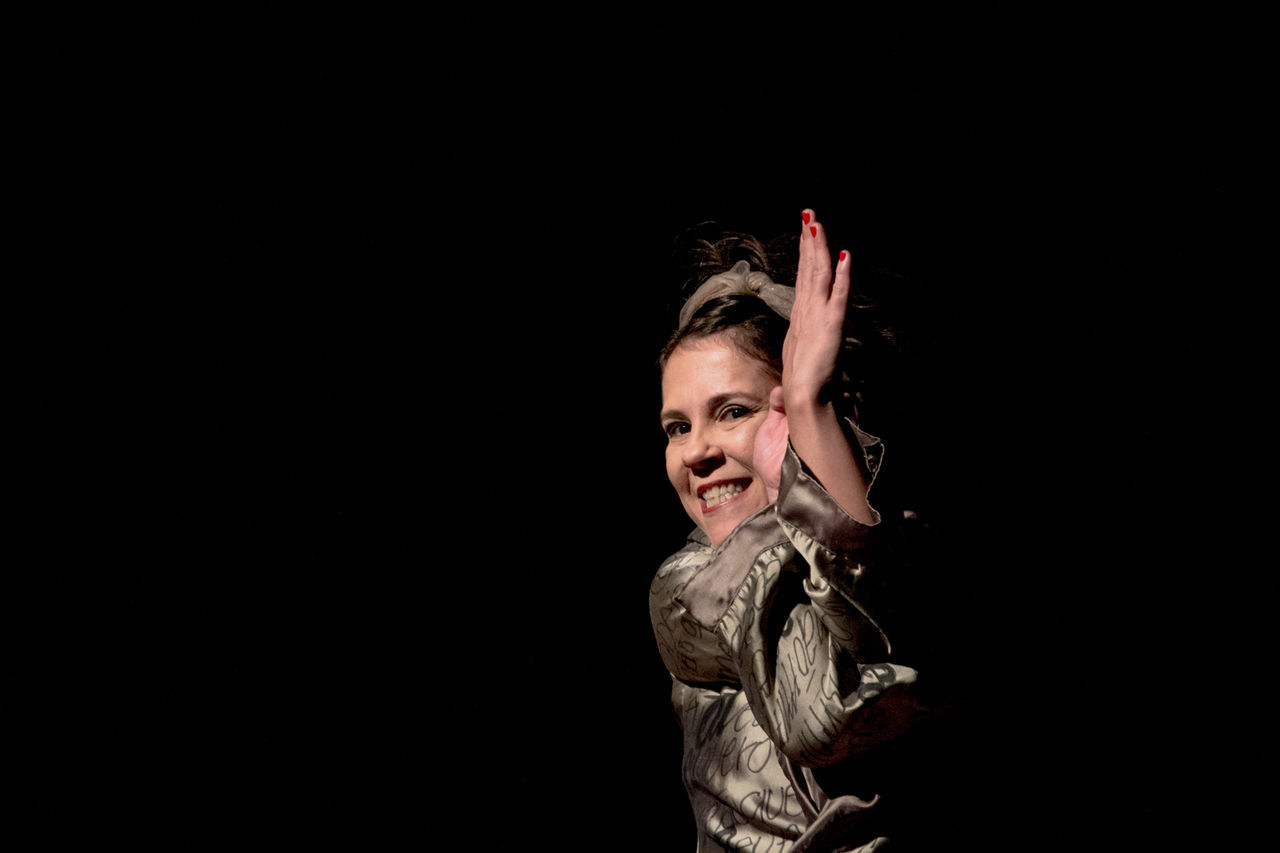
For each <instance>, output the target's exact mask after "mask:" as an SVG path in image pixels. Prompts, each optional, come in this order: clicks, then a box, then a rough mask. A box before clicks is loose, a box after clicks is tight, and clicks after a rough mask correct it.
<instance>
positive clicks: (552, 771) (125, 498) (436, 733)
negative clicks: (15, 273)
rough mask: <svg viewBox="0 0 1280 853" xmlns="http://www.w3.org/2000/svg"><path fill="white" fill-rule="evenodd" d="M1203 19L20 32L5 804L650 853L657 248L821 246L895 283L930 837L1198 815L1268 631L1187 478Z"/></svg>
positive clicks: (1204, 189)
mask: <svg viewBox="0 0 1280 853" xmlns="http://www.w3.org/2000/svg"><path fill="white" fill-rule="evenodd" d="M1249 33H1250V22H1248V21H1227V20H1216V19H1215V20H1212V21H1206V20H1202V19H1193V18H1190V17H1188V18H1185V19H1181V20H1168V19H1166V20H1162V21H1144V22H1141V23H1137V22H1134V23H1130V22H1124V21H1118V20H1114V19H1107V20H1084V19H1081V20H1062V19H1051V20H1043V21H1032V20H1019V19H999V20H979V19H974V18H972V17H966V18H963V19H961V18H959V17H957V18H955V19H949V20H948V19H936V18H935V19H932V20H930V21H929V22H928V23H927V24H926V23H911V24H906V23H903V22H901V21H896V22H879V21H872V20H869V19H865V18H863V17H860V16H858V15H855V14H852V13H847V12H846V13H839V14H831V13H827V12H819V11H818V10H817V9H814V10H811V11H809V12H807V13H806V12H804V11H794V10H788V11H784V10H783V9H782V7H778V8H777V9H775V10H773V11H770V12H768V13H767V14H765V13H757V14H754V15H751V16H744V15H743V14H742V13H741V12H734V13H733V16H732V17H727V16H726V17H722V16H716V15H712V14H709V13H708V14H703V15H700V16H698V17H696V18H694V17H690V14H689V13H688V12H687V11H686V12H684V13H681V14H679V15H671V14H667V13H659V12H658V11H656V10H654V11H644V12H640V11H636V12H632V13H629V14H622V13H610V16H609V18H608V19H592V20H589V21H587V22H585V23H584V22H583V21H581V20H580V19H579V18H578V17H577V16H576V15H575V16H571V15H568V14H567V13H565V14H563V15H560V16H557V15H556V14H551V13H546V12H539V13H537V14H534V13H532V12H518V13H514V14H513V13H510V12H504V13H501V14H499V13H498V12H497V10H493V13H492V15H488V16H484V15H480V16H474V17H471V16H468V17H466V18H463V17H458V18H455V19H452V20H445V19H438V18H433V17H427V16H423V17H420V18H415V17H412V16H399V15H394V16H393V15H390V14H386V13H381V12H376V11H364V10H360V11H357V10H355V9H354V8H345V9H344V8H331V7H328V6H324V5H314V6H313V5H308V6H305V7H298V8H296V9H294V8H289V7H286V6H280V5H272V4H267V5H265V6H262V7H261V8H254V9H252V10H248V9H244V10H239V11H229V10H228V9H227V8H226V7H219V6H208V7H203V8H200V9H199V10H197V11H183V12H174V11H164V10H155V9H147V8H146V7H139V6H126V7H123V8H121V9H117V10H115V11H114V12H112V13H111V14H110V15H108V16H103V17H101V18H100V19H97V20H87V19H84V18H75V19H72V18H70V17H69V16H68V17H67V18H65V19H63V20H55V21H50V22H47V23H45V24H42V25H41V26H40V27H37V28H34V29H33V30H32V31H31V44H30V46H31V47H32V48H33V50H32V54H33V59H32V61H31V62H30V63H29V64H28V65H27V66H26V67H25V69H24V71H23V72H22V73H21V74H20V75H19V79H18V80H17V81H16V82H17V83H18V86H17V88H18V89H19V92H20V95H19V100H20V101H21V107H22V115H23V118H22V120H21V121H20V122H18V123H17V125H16V127H15V129H12V130H11V134H13V135H14V136H16V137H17V138H18V139H19V140H20V141H21V142H22V143H24V145H23V152H24V153H23V154H22V155H21V156H20V157H19V158H17V159H16V160H15V161H14V171H15V173H16V174H17V175H18V177H19V178H20V179H21V182H22V184H23V185H24V188H30V190H31V192H30V193H29V195H28V194H24V195H23V198H24V207H23V208H22V211H21V213H22V214H23V215H22V217H21V219H22V222H21V224H20V226H19V227H18V229H17V230H16V232H15V234H16V237H17V242H18V243H19V244H20V245H21V246H22V247H23V248H25V249H27V250H28V254H29V255H30V257H31V258H32V259H33V261H34V263H31V264H29V265H26V269H25V270H24V271H22V273H21V276H20V281H18V282H15V285H16V286H13V290H14V291H15V295H16V296H17V297H18V298H17V299H16V300H15V303H14V309H13V310H12V312H11V313H10V314H9V316H8V323H7V325H9V326H11V327H12V335H11V336H10V340H11V341H13V342H14V346H12V348H11V375H13V376H14V383H15V384H14V386H13V387H12V391H13V397H12V399H13V400H14V401H15V405H14V407H13V408H12V409H11V414H10V418H11V420H12V421H13V422H15V423H16V424H17V425H18V426H19V427H20V428H21V435H22V438H21V439H20V440H19V441H18V442H17V443H15V445H14V446H13V458H14V459H15V461H16V463H17V468H18V471H19V475H20V476H19V477H18V478H17V479H16V480H15V482H17V483H18V484H19V489H18V490H17V494H16V497H17V499H18V500H17V504H18V508H17V510H16V513H15V514H14V515H13V520H14V522H15V527H16V529H17V531H18V533H19V535H18V536H17V537H16V538H15V540H14V541H15V544H14V546H13V548H12V549H11V555H12V558H13V559H12V563H11V568H10V570H9V572H8V574H10V576H11V578H12V579H13V580H15V581H16V582H17V583H16V586H14V587H13V592H12V593H11V594H9V595H6V597H5V602H4V607H5V610H6V614H5V624H6V629H7V633H8V634H9V637H8V639H7V641H6V645H7V649H6V656H7V658H8V661H9V662H8V664H7V665H6V677H5V682H4V683H5V688H4V689H5V692H6V698H5V713H6V716H7V717H9V718H10V719H11V722H10V723H8V724H7V725H6V728H7V730H8V733H7V739H8V741H9V742H10V748H9V750H8V752H9V754H10V755H11V756H16V757H17V758H18V759H20V760H17V761H12V762H8V767H9V770H8V772H10V773H11V774H12V775H13V776H14V777H15V778H16V779H17V781H18V783H19V787H20V789H21V791H22V792H23V794H22V796H21V797H19V798H17V799H16V800H11V801H10V805H11V807H12V808H13V809H14V810H15V812H16V813H17V814H19V815H20V816H22V817H25V818H27V819H30V820H31V821H33V822H34V823H35V824H36V825H38V826H40V827H42V828H43V829H44V831H45V832H47V833H49V834H50V835H52V836H57V835H60V834H64V833H79V832H80V831H88V832H92V833H95V834H100V835H99V837H109V836H115V837H120V838H132V839H137V840H139V841H144V840H150V839H156V840H159V841H162V842H163V843H165V844H166V846H168V845H171V844H174V843H178V844H181V843H185V842H187V841H191V840H198V839H202V838H206V837H209V836H225V837H230V838H249V837H268V838H270V837H279V838H297V837H306V838H314V839H331V838H335V837H341V838H349V839H352V840H364V841H368V840H370V839H376V838H382V837H390V836H405V837H407V838H408V839H410V840H412V841H415V842H426V843H428V844H432V843H439V842H440V841H441V839H442V838H444V837H448V836H449V834H450V833H452V832H454V831H457V830H462V831H464V832H467V833H470V835H471V837H472V838H475V839H481V840H480V841H477V842H476V843H475V848H474V849H515V848H520V847H521V846H522V845H524V844H528V843H530V842H533V841H535V840H537V841H544V842H545V841H550V842H551V843H552V845H553V846H554V847H562V848H564V849H601V848H614V847H618V846H619V845H622V844H625V845H627V849H633V848H634V849H646V850H648V849H653V850H657V849H663V850H665V849H682V848H683V849H688V848H689V847H691V846H692V843H693V836H692V824H691V819H690V818H689V816H688V814H687V811H688V807H687V802H686V800H685V797H684V793H683V790H682V789H681V787H680V783H679V771H678V763H679V734H678V731H677V729H676V727H675V723H674V720H673V718H672V716H671V713H670V709H669V706H668V697H667V691H668V688H667V684H668V681H667V675H666V673H665V671H664V669H663V668H662V665H661V661H660V660H659V659H658V657H657V655H656V650H655V648H654V646H653V642H652V636H651V634H650V631H649V626H648V615H647V609H646V593H647V588H648V583H649V579H650V577H651V575H652V572H653V570H654V569H655V568H656V566H657V564H658V563H659V562H660V561H661V559H662V558H663V557H664V556H666V554H668V553H669V552H670V551H672V550H674V548H675V547H678V545H679V543H680V542H681V539H682V536H683V534H684V532H685V528H686V526H687V522H686V521H685V520H684V518H683V515H682V513H681V511H680V509H679V506H678V504H677V503H676V502H675V500H674V498H673V497H670V496H668V495H667V491H668V489H669V487H668V486H666V484H665V479H664V475H663V471H662V466H661V461H660V460H661V452H662V438H661V435H660V432H659V431H658V430H657V428H656V419H655V415H656V411H657V405H658V399H657V383H656V372H655V369H654V367H653V357H654V353H655V351H656V349H657V347H658V345H659V343H660V341H661V340H662V338H663V337H664V333H665V330H666V329H667V328H668V324H669V322H670V312H671V311H672V309H673V308H674V307H675V306H676V305H677V304H678V299H677V297H676V295H675V294H674V292H673V289H672V287H673V286H672V284H671V282H670V281H669V280H668V279H667V278H666V277H665V275H666V272H667V267H666V264H667V253H668V251H669V248H670V246H671V243H672V239H673V237H674V235H675V234H676V233H677V232H678V231H679V230H680V229H681V228H683V227H685V226H688V225H690V224H693V223H695V222H698V221H701V220H705V219H716V220H719V221H721V222H724V223H725V224H726V225H728V226H730V227H735V228H741V229H744V230H749V231H755V232H758V233H762V234H765V235H769V236H772V235H775V234H780V233H793V232H794V229H796V228H798V226H799V222H798V216H799V212H800V210H801V209H802V208H804V207H812V208H814V209H815V210H817V211H818V213H819V215H820V217H822V218H823V220H824V221H825V222H826V224H827V227H828V231H829V233H831V234H832V235H833V239H834V240H835V241H836V242H838V243H840V245H841V246H844V247H847V248H850V249H851V250H852V251H853V252H854V255H855V257H856V258H857V263H858V264H859V269H860V270H863V271H865V272H866V273H867V277H868V279H869V280H870V279H871V273H872V272H874V271H875V270H890V271H892V273H893V274H894V275H895V276H896V279H895V281H896V282H897V284H896V285H895V288H894V289H893V290H892V292H889V293H887V294H883V295H884V296H885V297H886V299H887V300H888V302H889V304H890V307H891V309H892V311H893V312H894V316H895V317H896V318H897V319H899V320H900V321H901V322H902V324H903V326H904V328H906V329H907V330H908V335H909V338H910V341H911V343H912V347H913V348H912V351H911V352H912V355H911V360H910V362H909V367H908V368H906V369H905V373H904V382H903V384H902V386H901V388H900V389H899V391H898V393H899V398H898V399H897V400H896V402H895V404H894V406H893V407H891V408H890V409H889V410H886V411H885V412H883V413H882V414H881V415H880V417H881V418H882V423H881V424H880V425H879V426H880V428H881V432H882V433H883V434H884V435H885V437H886V439H887V440H888V443H889V447H890V454H891V455H890V461H889V468H888V469H887V471H886V477H887V478H889V476H890V474H892V475H893V476H896V477H897V478H898V479H897V481H896V482H897V484H898V487H899V488H900V489H901V490H902V491H903V492H904V494H905V495H906V499H907V500H909V501H910V502H911V505H912V506H914V507H915V508H916V509H917V510H919V511H920V512H921V514H922V517H923V518H925V519H926V521H927V523H928V524H929V528H930V536H929V543H930V544H929V546H928V554H929V559H928V560H926V561H924V568H922V569H920V570H919V574H918V575H917V576H916V577H915V582H916V583H917V584H918V585H919V587H920V588H921V589H932V590H933V594H932V596H928V595H926V596H924V598H925V599H927V600H928V601H930V602H931V603H928V604H924V605H922V609H921V610H920V611H918V612H917V613H916V614H915V617H914V619H913V620H911V624H913V626H914V627H913V628H912V629H911V630H912V631H914V632H915V642H916V643H917V644H918V645H919V646H921V647H922V648H927V649H930V650H932V652H933V653H935V654H936V653H938V652H939V651H941V652H944V654H942V655H941V657H942V658H944V659H945V660H946V661H947V663H946V666H947V667H948V668H949V671H950V673H952V675H953V677H954V678H956V679H958V680H959V681H960V682H961V683H962V684H963V685H964V689H963V690H962V691H961V693H962V695H963V696H964V697H965V702H964V711H963V712H962V713H961V714H959V715H958V718H957V719H958V720H959V722H958V723H957V724H956V725H955V726H954V731H953V732H952V733H951V734H950V737H951V738H952V742H951V743H950V744H949V746H948V747H947V748H946V749H945V750H944V751H943V752H942V753H940V754H941V755H944V756H945V757H946V760H945V761H942V760H940V761H939V762H938V763H939V764H940V765H943V766H940V767H934V768H933V770H932V771H931V772H933V773H936V774H937V785H938V786H939V787H943V788H945V789H947V790H948V791H953V792H954V796H953V797H951V798H950V802H949V805H948V807H947V808H946V809H944V810H943V811H941V812H939V813H938V817H937V820H938V821H939V823H940V824H942V825H944V826H945V827H947V828H945V829H943V830H941V831H940V834H942V835H944V836H947V835H950V836H952V837H954V838H956V839H960V840H965V841H966V843H968V842H969V841H971V840H973V839H975V838H985V839H988V843H990V844H993V845H994V846H996V847H1003V846H1004V845H1005V844H1006V843H1007V844H1008V846H1009V848H1010V849H1058V847H1059V846H1061V847H1063V848H1065V847H1066V846H1068V845H1069V844H1080V843H1084V842H1093V843H1095V844H1096V845H1097V846H1098V847H1101V848H1103V849H1128V848H1135V847H1136V848H1141V849H1155V848H1159V847H1166V846H1180V845H1183V844H1185V845H1187V846H1188V848H1190V846H1192V845H1195V844H1200V843H1207V842H1208V840H1209V839H1211V838H1213V837H1214V835H1213V833H1215V832H1217V833H1221V832H1226V831H1228V828H1229V827H1231V826H1238V825H1239V820H1238V819H1237V818H1235V817H1229V816H1228V810H1230V809H1232V808H1233V807H1236V806H1245V807H1246V808H1247V807H1248V806H1250V804H1251V799H1250V798H1249V796H1248V795H1247V794H1246V793H1245V788H1246V786H1245V785H1244V784H1243V779H1242V778H1238V777H1237V775H1236V774H1235V772H1234V771H1232V770H1231V767H1232V766H1233V765H1232V764H1231V763H1230V762H1224V761H1220V760H1219V759H1222V758H1228V759H1235V758H1241V759H1244V760H1246V761H1256V760H1257V759H1258V758H1260V757H1261V756H1262V749H1263V748H1262V746H1261V744H1260V743H1258V742H1257V741H1254V740H1253V739H1251V738H1250V737H1241V734H1242V733H1244V732H1246V731H1247V730H1248V724H1249V723H1250V722H1252V720H1253V719H1254V712H1253V711H1252V710H1248V709H1250V708H1252V707H1255V706H1256V703H1255V702H1253V701H1249V700H1248V699H1247V698H1246V697H1248V696H1249V695H1250V694H1251V693H1252V689H1251V688H1250V687H1249V684H1250V681H1249V677H1250V672H1251V670H1250V668H1249V666H1248V665H1247V664H1246V663H1245V661H1246V659H1247V655H1248V653H1249V652H1251V651H1253V650H1254V649H1256V648H1257V646H1256V636H1255V632H1257V631H1259V630H1260V626H1259V625H1258V624H1257V623H1256V622H1255V621H1254V620H1253V618H1252V617H1251V615H1250V614H1251V613H1252V610H1251V608H1250V607H1249V606H1248V605H1247V604H1245V602H1249V601H1253V600H1258V599H1259V598H1261V595H1260V593H1261V590H1259V589H1258V588H1257V587H1256V585H1255V581H1254V577H1253V574H1252V573H1253V571H1254V569H1253V565H1254V564H1255V563H1256V558H1255V557H1249V556H1248V555H1246V554H1245V552H1244V548H1243V544H1242V543H1243V541H1244V537H1245V535H1246V533H1247V532H1248V528H1249V522H1248V518H1247V513H1246V512H1245V510H1246V509H1247V508H1248V507H1247V504H1248V503H1249V500H1248V499H1247V498H1246V497H1245V495H1244V493H1243V492H1238V491H1235V490H1234V489H1232V488H1231V487H1229V486H1227V485H1224V484H1223V483H1222V481H1220V480H1219V479H1218V478H1217V477H1216V476H1215V475H1216V474H1218V473H1221V472H1223V471H1231V470H1233V469H1234V465H1235V463H1233V462H1231V461H1230V460H1231V459H1233V458H1234V457H1233V456H1232V454H1231V451H1232V450H1233V449H1239V447H1240V445H1241V441H1242V438H1243V435H1242V432H1241V429H1240V427H1239V425H1238V423H1237V421H1236V420H1235V419H1234V417H1233V407H1232V406H1230V405H1229V404H1230V403H1231V402H1232V401H1234V400H1236V399H1238V397H1239V396H1240V395H1243V394H1248V393H1249V392H1256V391H1257V390H1260V389H1257V388H1256V387H1255V384H1254V383H1255V382H1256V380H1254V379H1253V378H1252V370H1251V363H1250V362H1248V361H1247V360H1243V359H1239V358H1231V359H1227V358H1225V357H1224V355H1225V353H1226V352H1228V351H1229V348H1230V347H1231V346H1232V345H1233V344H1236V343H1247V342H1249V341H1250V332H1249V331H1248V330H1249V329H1251V328H1252V324H1251V322H1250V320H1252V319H1256V318H1257V309H1256V308H1255V307H1254V305H1253V304H1252V300H1253V293H1254V288H1255V287H1256V286H1257V283H1258V279H1257V277H1256V276H1255V275H1254V274H1253V272H1252V271H1251V270H1249V269H1247V267H1246V266H1245V264H1244V263H1243V256H1244V254H1245V251H1246V250H1247V248H1248V247H1249V246H1250V245H1251V244H1253V243H1254V242H1255V241H1256V239H1257V235H1258V234H1260V233H1261V228H1260V225H1259V223H1258V221H1257V220H1255V219H1254V218H1253V216H1252V212H1251V211H1249V210H1248V209H1247V208H1246V207H1245V206H1244V205H1243V199H1244V198H1245V197H1247V196H1248V195H1250V194H1251V193H1250V190H1251V187H1252V186H1253V185H1254V183H1255V182H1256V180H1257V178H1258V175H1257V173H1256V172H1255V171H1254V166H1253V161H1252V160H1251V159H1250V157H1249V155H1250V153H1251V148H1252V145H1253V143H1254V139H1255V133H1254V128H1255V127H1256V110H1257V109H1258V108H1259V106H1260V105H1259V104H1258V103H1257V102H1255V101H1254V100H1253V98H1252V95H1251V93H1250V87H1251V84H1252V81H1253V75H1254V73H1255V71H1256V68H1257V65H1258V64H1259V62H1258V58H1257V54H1256V53H1255V52H1254V51H1253V49H1252V48H1251V47H1250V42H1249V39H1248V38H1247V37H1248V35H1249ZM869 417H870V418H871V419H872V420H873V421H874V419H875V417H876V416H875V415H869ZM895 466H896V467H895ZM921 578H924V579H925V580H924V581H922V580H921ZM917 592H920V590H917ZM940 600H941V602H940ZM1242 605H1243V606H1242ZM922 614H924V615H922ZM904 619H905V617H904ZM910 633H911V632H910V631H909V632H908V634H910Z"/></svg>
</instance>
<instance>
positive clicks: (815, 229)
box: [809, 225, 818, 237]
mask: <svg viewBox="0 0 1280 853" xmlns="http://www.w3.org/2000/svg"><path fill="white" fill-rule="evenodd" d="M809 233H810V234H812V235H813V236H814V237H817V236H818V226H817V225H810V226H809Z"/></svg>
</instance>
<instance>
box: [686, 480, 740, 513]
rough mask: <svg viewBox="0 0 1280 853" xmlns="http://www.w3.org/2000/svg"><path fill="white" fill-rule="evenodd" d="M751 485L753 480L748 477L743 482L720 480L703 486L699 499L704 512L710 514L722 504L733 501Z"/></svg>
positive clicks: (699, 491)
mask: <svg viewBox="0 0 1280 853" xmlns="http://www.w3.org/2000/svg"><path fill="white" fill-rule="evenodd" d="M750 485H751V479H750V478H749V477H748V478H744V479H741V480H720V481H718V482H715V483H708V484H707V485H705V486H701V487H700V488H699V489H698V498H699V499H700V500H701V501H702V511H703V512H710V511H712V510H714V509H716V508H718V507H719V506H720V505H721V504H724V503H726V502H728V501H731V500H733V499H734V498H735V497H737V496H738V495H740V494H742V493H743V492H744V491H746V489H747V487H748V486H750Z"/></svg>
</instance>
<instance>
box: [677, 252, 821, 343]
mask: <svg viewBox="0 0 1280 853" xmlns="http://www.w3.org/2000/svg"><path fill="white" fill-rule="evenodd" d="M732 293H751V294H754V295H756V296H759V297H760V298H761V299H763V300H764V303H765V304H766V305H768V306H769V307H770V308H772V309H773V310H774V311H775V312H777V314H778V315H779V316H781V317H783V318H784V319H786V320H790V319H791V306H792V305H794V304H795V301H796V289H795V288H794V287H787V286H786V285H785V284H777V283H775V282H774V280H773V279H771V278H769V274H768V273H764V272H761V271H759V270H753V269H751V265H750V264H748V263H747V262H746V261H738V262H737V263H736V264H734V265H733V267H731V268H730V269H729V271H728V272H722V273H718V274H716V275H713V276H711V278H709V279H707V280H706V281H704V282H703V283H702V284H700V285H699V286H698V289H697V290H695V291H694V292H693V295H692V296H690V297H689V298H688V299H687V300H686V301H685V303H684V307H683V308H681V309H680V328H681V329H683V328H684V327H685V326H686V325H688V323H689V320H690V318H692V317H693V314H694V312H695V311H697V310H698V309H699V308H701V307H702V306H703V305H705V304H707V303H708V302H710V301H711V300H712V299H715V298H716V297H717V296H728V295H729V294H732Z"/></svg>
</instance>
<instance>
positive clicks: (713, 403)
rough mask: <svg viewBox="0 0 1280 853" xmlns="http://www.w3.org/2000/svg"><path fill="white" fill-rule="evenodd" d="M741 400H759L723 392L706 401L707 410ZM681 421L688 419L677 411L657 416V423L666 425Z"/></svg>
mask: <svg viewBox="0 0 1280 853" xmlns="http://www.w3.org/2000/svg"><path fill="white" fill-rule="evenodd" d="M743 398H745V399H747V400H758V399H759V398H758V397H757V396H756V395H755V394H752V393H750V392H748V391H725V392H724V393H722V394H716V395H715V396H714V397H712V398H711V399H710V400H708V401H707V410H708V411H715V410H716V409H718V408H720V407H721V406H723V405H724V404H725V403H728V402H729V401H731V400H735V399H743ZM765 399H766V402H767V400H768V398H765ZM681 419H683V420H688V419H689V417H688V416H687V415H686V414H685V413H684V412H682V411H680V410H679V409H665V410H663V412H662V414H660V415H659V416H658V423H666V422H667V421H672V420H681Z"/></svg>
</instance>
